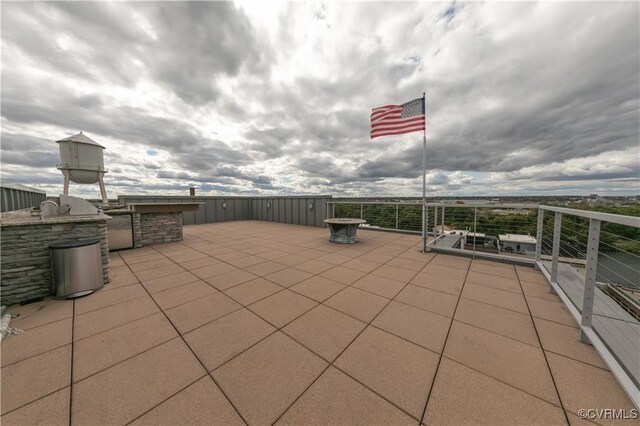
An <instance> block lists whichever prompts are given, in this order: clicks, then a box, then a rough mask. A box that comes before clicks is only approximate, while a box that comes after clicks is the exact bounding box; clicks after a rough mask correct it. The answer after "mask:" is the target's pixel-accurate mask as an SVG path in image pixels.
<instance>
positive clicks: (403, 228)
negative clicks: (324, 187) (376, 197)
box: [327, 201, 422, 235]
mask: <svg viewBox="0 0 640 426" xmlns="http://www.w3.org/2000/svg"><path fill="white" fill-rule="evenodd" d="M327 217H342V218H349V219H364V220H366V221H367V223H366V224H364V225H361V227H362V228H363V229H371V230H377V231H392V232H399V233H407V234H418V235H419V234H421V233H422V203H416V202H367V201H363V202H355V201H354V202H352V201H330V202H328V203H327Z"/></svg>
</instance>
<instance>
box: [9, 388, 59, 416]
mask: <svg viewBox="0 0 640 426" xmlns="http://www.w3.org/2000/svg"><path fill="white" fill-rule="evenodd" d="M67 388H68V389H69V398H71V385H67V386H63V387H61V388H58V389H56V390H54V391H51V392H49V393H47V394H46V395H42V396H39V397H38V398H36V399H34V400H32V401H29V402H27V403H24V404H22V405H20V406H18V407H16V408H12V409H11V410H9V411H7V412H5V413H2V415H1V416H0V418H3V417H4V416H6V415H7V414H11V413H13V412H14V411H17V410H20V409H21V408H24V407H26V406H28V405H31V404H33V403H34V402H37V401H40V400H41V399H44V398H46V397H48V396H51V395H53V394H54V393H56V392H60V391H61V390H64V389H67Z"/></svg>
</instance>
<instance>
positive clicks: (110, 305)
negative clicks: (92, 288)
mask: <svg viewBox="0 0 640 426" xmlns="http://www.w3.org/2000/svg"><path fill="white" fill-rule="evenodd" d="M135 284H139V285H140V286H142V284H140V283H139V282H137V283H135ZM107 285H108V284H107ZM131 285H134V284H131ZM125 287H129V286H124V287H122V288H125ZM142 287H143V288H144V286H142ZM112 290H117V288H114V289H112ZM92 294H93V293H92ZM95 294H104V293H97V292H96V293H95ZM145 296H146V294H143V295H142V296H136V297H132V298H130V299H125V300H121V301H119V302H115V303H111V304H109V305H105V306H102V307H101V308H97V309H93V310H91V311H87V312H82V313H80V314H77V315H74V317H75V316H78V317H81V316H83V315H87V314H91V313H94V312H98V311H101V310H103V309H106V308H110V307H112V306H116V305H119V304H121V303H126V302H130V301H132V300H136V299H142V298H143V297H145ZM74 311H75V309H74Z"/></svg>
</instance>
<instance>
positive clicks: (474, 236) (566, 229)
mask: <svg viewBox="0 0 640 426" xmlns="http://www.w3.org/2000/svg"><path fill="white" fill-rule="evenodd" d="M423 211H424V214H423ZM327 216H328V217H349V218H361V219H364V220H366V221H367V226H366V227H365V228H368V229H375V230H380V231H391V232H406V233H415V234H421V233H422V231H423V228H426V236H428V237H429V238H428V240H429V242H428V244H425V246H424V247H425V249H426V251H434V252H441V253H447V254H456V255H463V256H470V257H473V258H488V259H492V260H497V261H501V262H510V263H515V264H524V265H529V266H533V267H536V268H537V269H539V270H540V271H541V272H542V273H543V275H544V276H545V278H546V279H547V281H548V283H549V292H550V293H553V294H557V295H558V296H559V297H560V299H561V300H562V302H563V303H564V304H565V306H566V307H567V309H568V311H569V312H570V313H571V314H572V315H573V317H574V319H575V320H576V321H577V323H578V324H579V328H580V333H579V336H577V337H578V338H579V340H580V341H581V342H583V343H585V344H591V345H593V346H594V348H595V349H596V350H597V351H598V352H599V353H600V355H601V356H602V358H603V360H604V361H605V363H606V364H607V365H608V367H609V369H610V370H611V371H612V373H613V374H614V375H615V376H616V378H617V379H618V381H619V382H620V384H621V386H622V387H623V389H624V390H625V391H626V392H627V394H628V395H629V397H630V398H631V400H632V401H633V403H634V404H635V406H636V408H639V409H640V390H639V388H640V322H639V318H640V218H639V217H634V216H624V215H617V214H609V213H601V212H594V211H586V210H577V209H568V208H562V207H553V206H540V205H535V204H469V203H465V204H446V203H426V204H425V205H424V206H423V204H422V203H421V202H419V201H413V202H399V201H398V202H375V201H362V202H359V201H331V202H329V203H328V204H327ZM423 224H424V225H423Z"/></svg>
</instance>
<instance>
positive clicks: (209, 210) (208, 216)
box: [204, 200, 216, 223]
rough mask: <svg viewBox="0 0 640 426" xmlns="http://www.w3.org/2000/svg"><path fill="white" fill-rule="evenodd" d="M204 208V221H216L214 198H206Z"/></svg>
mask: <svg viewBox="0 0 640 426" xmlns="http://www.w3.org/2000/svg"><path fill="white" fill-rule="evenodd" d="M204 208H205V216H204V219H205V222H206V223H212V222H216V202H215V200H206V201H205V204H204Z"/></svg>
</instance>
